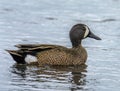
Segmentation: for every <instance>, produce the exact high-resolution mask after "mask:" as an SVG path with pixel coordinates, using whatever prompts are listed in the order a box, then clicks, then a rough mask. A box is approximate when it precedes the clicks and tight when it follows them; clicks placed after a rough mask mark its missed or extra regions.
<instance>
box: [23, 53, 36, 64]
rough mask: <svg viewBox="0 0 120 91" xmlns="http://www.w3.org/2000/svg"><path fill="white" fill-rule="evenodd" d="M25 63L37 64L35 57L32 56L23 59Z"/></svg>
mask: <svg viewBox="0 0 120 91" xmlns="http://www.w3.org/2000/svg"><path fill="white" fill-rule="evenodd" d="M25 62H26V63H28V64H30V63H31V62H37V57H35V56H32V55H27V56H26V57H25Z"/></svg>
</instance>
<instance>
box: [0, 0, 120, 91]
mask: <svg viewBox="0 0 120 91" xmlns="http://www.w3.org/2000/svg"><path fill="white" fill-rule="evenodd" d="M77 23H85V24H87V25H88V26H89V27H90V29H91V31H93V32H94V33H95V34H97V35H98V36H100V37H101V38H102V41H96V40H93V39H89V38H88V39H86V40H84V41H83V45H84V46H85V48H86V49H87V51H88V55H89V57H88V60H87V63H86V65H84V66H83V67H36V66H24V65H16V64H15V62H14V61H13V59H12V58H11V56H10V55H9V54H8V53H7V52H6V51H5V49H16V48H15V47H14V45H15V44H19V43H22V44H27V43H49V44H60V45H63V46H67V47H71V43H70V41H69V36H68V32H69V30H70V28H71V27H72V26H73V25H74V24H77ZM119 39H120V0H76V1H75V0H67V1H66V0H52V1H50V0H12V1H10V0H0V57H1V61H0V69H1V71H0V90H1V91H44V90H46V91H53V90H56V91H119V90H120V87H119V86H120V70H119V69H120V65H119V64H120V56H119V55H120V47H119V45H120V40H119Z"/></svg>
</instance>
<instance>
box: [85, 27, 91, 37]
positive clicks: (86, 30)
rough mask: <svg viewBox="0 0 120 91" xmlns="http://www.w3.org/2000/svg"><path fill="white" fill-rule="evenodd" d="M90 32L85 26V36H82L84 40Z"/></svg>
mask: <svg viewBox="0 0 120 91" xmlns="http://www.w3.org/2000/svg"><path fill="white" fill-rule="evenodd" d="M89 32H90V30H89V28H88V27H87V26H85V34H84V38H86V37H87V36H88V34H89Z"/></svg>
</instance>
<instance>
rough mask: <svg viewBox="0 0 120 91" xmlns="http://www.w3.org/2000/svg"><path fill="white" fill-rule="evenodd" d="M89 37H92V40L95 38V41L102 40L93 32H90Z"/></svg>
mask: <svg viewBox="0 0 120 91" xmlns="http://www.w3.org/2000/svg"><path fill="white" fill-rule="evenodd" d="M88 37H90V38H94V39H96V40H101V38H100V37H98V36H97V35H95V34H93V33H92V32H91V31H90V33H89V35H88Z"/></svg>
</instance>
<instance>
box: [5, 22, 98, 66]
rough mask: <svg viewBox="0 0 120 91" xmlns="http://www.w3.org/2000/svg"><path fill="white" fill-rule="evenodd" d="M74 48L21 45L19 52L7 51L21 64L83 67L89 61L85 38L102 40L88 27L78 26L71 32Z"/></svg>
mask: <svg viewBox="0 0 120 91" xmlns="http://www.w3.org/2000/svg"><path fill="white" fill-rule="evenodd" d="M69 35H70V40H71V43H72V48H67V47H64V46H60V45H48V44H19V45H16V47H18V48H19V50H16V51H14V50H7V51H8V52H9V53H10V54H11V56H12V57H13V59H14V60H15V61H16V62H17V63H20V64H32V63H35V64H38V65H81V64H84V63H85V62H86V60H87V52H86V50H85V48H84V47H82V45H81V41H82V39H84V38H87V37H91V38H94V39H97V40H100V38H99V37H97V36H96V35H94V34H93V33H92V32H91V31H90V29H89V28H88V26H86V25H84V24H77V25H74V26H73V27H72V29H71V30H70V34H69Z"/></svg>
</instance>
